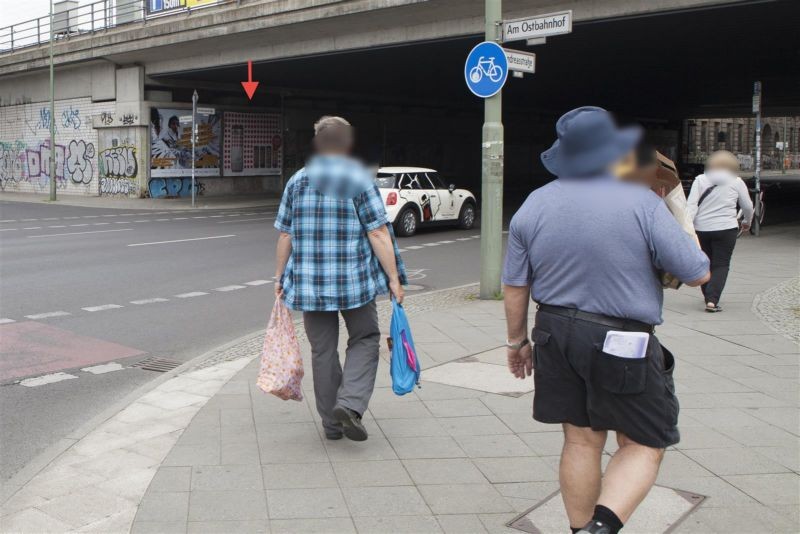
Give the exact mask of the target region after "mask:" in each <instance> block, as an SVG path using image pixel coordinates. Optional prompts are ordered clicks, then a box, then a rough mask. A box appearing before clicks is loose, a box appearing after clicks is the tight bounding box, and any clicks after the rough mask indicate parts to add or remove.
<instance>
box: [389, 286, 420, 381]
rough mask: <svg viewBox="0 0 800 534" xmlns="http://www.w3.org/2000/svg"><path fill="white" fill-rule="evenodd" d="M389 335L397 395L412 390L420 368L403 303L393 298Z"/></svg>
mask: <svg viewBox="0 0 800 534" xmlns="http://www.w3.org/2000/svg"><path fill="white" fill-rule="evenodd" d="M391 335H392V337H391V338H389V340H390V342H389V345H390V349H391V351H392V361H391V371H390V372H391V375H392V390H393V391H394V392H395V394H397V395H405V394H406V393H409V392H411V391H413V390H414V386H415V385H418V384H419V374H420V371H421V369H420V366H419V358H417V351H416V350H415V349H414V338H413V337H411V328H410V327H409V326H408V319H407V318H406V312H405V311H404V310H403V305H402V304H398V303H397V301H396V300H395V299H394V298H392V326H391Z"/></svg>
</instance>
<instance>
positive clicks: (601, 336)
mask: <svg viewBox="0 0 800 534" xmlns="http://www.w3.org/2000/svg"><path fill="white" fill-rule="evenodd" d="M609 330H620V329H619V328H611V327H609V326H605V325H602V324H598V323H595V322H590V321H585V320H581V319H576V318H572V317H564V316H561V315H556V314H553V313H547V312H544V311H541V310H540V311H539V312H537V314H536V326H535V327H534V329H533V333H532V336H531V338H532V339H533V342H534V344H535V345H534V349H533V368H534V375H533V378H534V384H535V387H536V389H535V391H534V398H533V418H534V419H536V420H537V421H540V422H542V423H571V424H573V425H575V426H579V427H591V428H592V429H593V430H615V431H619V432H622V433H623V434H625V435H626V436H628V437H629V438H630V439H632V440H633V441H635V442H637V443H640V444H642V445H647V446H649V447H655V448H660V449H663V448H666V447H668V446H670V445H674V444H676V443H678V441H680V434H679V432H678V427H677V424H678V399H677V398H676V397H675V384H674V382H673V380H672V371H673V369H674V368H675V359H674V358H673V356H672V353H670V352H669V351H668V350H667V349H665V348H664V347H662V346H661V344H660V343H659V341H658V339H657V338H656V336H655V335H652V334H651V335H650V342H649V343H648V345H647V355H646V357H645V358H643V359H641V360H636V359H630V358H620V357H617V356H613V355H611V354H607V353H604V352H603V350H602V349H603V341H604V340H605V337H606V332H608V331H609Z"/></svg>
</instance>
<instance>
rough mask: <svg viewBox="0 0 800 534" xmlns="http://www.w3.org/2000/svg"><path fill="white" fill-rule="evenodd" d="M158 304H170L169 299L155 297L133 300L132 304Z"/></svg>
mask: <svg viewBox="0 0 800 534" xmlns="http://www.w3.org/2000/svg"><path fill="white" fill-rule="evenodd" d="M156 302H169V299H162V298H161V297H155V298H152V299H141V300H132V301H131V304H155V303H156Z"/></svg>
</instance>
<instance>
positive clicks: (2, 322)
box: [0, 319, 17, 324]
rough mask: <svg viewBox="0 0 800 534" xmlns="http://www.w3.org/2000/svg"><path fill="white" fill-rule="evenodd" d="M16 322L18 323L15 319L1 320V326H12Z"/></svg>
mask: <svg viewBox="0 0 800 534" xmlns="http://www.w3.org/2000/svg"><path fill="white" fill-rule="evenodd" d="M16 322H17V321H15V320H14V319H0V324H11V323H16Z"/></svg>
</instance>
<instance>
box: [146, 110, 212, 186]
mask: <svg viewBox="0 0 800 534" xmlns="http://www.w3.org/2000/svg"><path fill="white" fill-rule="evenodd" d="M191 115H192V112H191V110H187V109H165V108H152V109H151V111H150V176H151V177H153V178H156V177H177V176H189V175H190V174H191V169H192V123H191ZM186 119H188V120H186ZM219 160H220V116H219V115H199V114H198V115H197V142H196V144H195V160H194V166H195V175H196V176H219Z"/></svg>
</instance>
